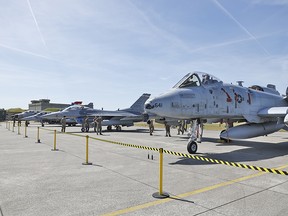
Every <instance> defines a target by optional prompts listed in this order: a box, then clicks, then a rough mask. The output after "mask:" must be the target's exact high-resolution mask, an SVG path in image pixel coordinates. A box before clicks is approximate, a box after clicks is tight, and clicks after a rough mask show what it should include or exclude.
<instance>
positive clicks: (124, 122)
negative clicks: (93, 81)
mask: <svg viewBox="0 0 288 216" xmlns="http://www.w3.org/2000/svg"><path fill="white" fill-rule="evenodd" d="M149 97H150V94H143V95H142V96H141V97H140V98H139V99H138V100H137V101H136V102H135V103H134V104H133V105H132V106H131V107H130V108H127V109H121V110H116V111H107V110H99V109H92V108H89V107H85V106H81V105H72V106H70V107H67V108H66V109H64V110H62V111H59V112H53V113H50V114H46V115H44V116H43V117H45V118H62V117H64V116H65V117H66V118H75V119H76V121H77V122H78V123H79V124H82V123H83V119H84V118H85V117H86V116H87V117H89V122H90V123H92V121H93V118H94V117H95V116H101V117H102V119H103V121H102V126H107V129H108V130H111V129H112V126H115V127H116V129H117V130H121V126H127V127H129V126H133V125H134V122H140V121H143V120H144V119H145V118H144V114H143V113H144V104H145V102H146V101H147V99H148V98H149ZM81 130H82V132H84V127H82V129H81Z"/></svg>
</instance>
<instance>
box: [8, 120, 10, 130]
mask: <svg viewBox="0 0 288 216" xmlns="http://www.w3.org/2000/svg"><path fill="white" fill-rule="evenodd" d="M8 130H9V131H10V121H9V122H8Z"/></svg>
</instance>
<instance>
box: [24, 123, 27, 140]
mask: <svg viewBox="0 0 288 216" xmlns="http://www.w3.org/2000/svg"><path fill="white" fill-rule="evenodd" d="M24 134H25V135H24V138H27V137H28V136H27V124H25V130H24Z"/></svg>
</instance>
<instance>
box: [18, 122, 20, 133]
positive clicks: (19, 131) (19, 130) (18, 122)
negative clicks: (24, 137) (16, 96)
mask: <svg viewBox="0 0 288 216" xmlns="http://www.w3.org/2000/svg"><path fill="white" fill-rule="evenodd" d="M18 135H20V123H19V122H18Z"/></svg>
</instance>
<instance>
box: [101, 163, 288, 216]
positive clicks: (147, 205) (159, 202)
mask: <svg viewBox="0 0 288 216" xmlns="http://www.w3.org/2000/svg"><path fill="white" fill-rule="evenodd" d="M286 167H288V164H286V165H283V166H281V167H278V168H277V169H284V168H286ZM264 174H268V173H266V172H258V173H255V174H252V175H248V176H244V177H241V178H237V179H234V180H230V181H226V182H221V183H219V184H215V185H211V186H208V187H204V188H200V189H197V190H194V191H191V192H187V193H183V194H179V195H176V196H171V198H166V199H160V200H156V201H152V202H148V203H144V204H141V205H137V206H132V207H129V208H126V209H121V210H118V211H114V212H111V213H106V214H103V215H102V216H114V215H121V214H126V213H129V212H133V211H137V210H140V209H145V208H148V207H151V206H155V205H159V204H163V203H167V202H170V201H174V200H175V199H179V198H184V197H188V196H192V195H195V194H200V193H203V192H207V191H210V190H214V189H217V188H220V187H224V186H228V185H232V184H235V183H238V182H241V181H245V180H248V179H251V178H255V177H258V176H262V175H264Z"/></svg>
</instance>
